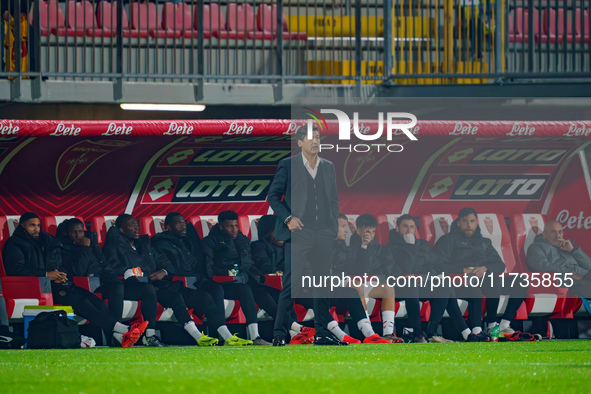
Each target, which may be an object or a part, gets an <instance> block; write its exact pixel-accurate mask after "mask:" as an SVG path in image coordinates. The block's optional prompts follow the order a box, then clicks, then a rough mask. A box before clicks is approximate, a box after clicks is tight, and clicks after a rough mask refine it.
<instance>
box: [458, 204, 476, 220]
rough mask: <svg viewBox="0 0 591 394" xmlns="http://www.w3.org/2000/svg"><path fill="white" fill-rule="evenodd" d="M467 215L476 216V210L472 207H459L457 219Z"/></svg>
mask: <svg viewBox="0 0 591 394" xmlns="http://www.w3.org/2000/svg"><path fill="white" fill-rule="evenodd" d="M468 215H474V216H476V217H478V214H477V213H476V210H475V209H474V208H470V207H464V208H462V209H460V213H458V219H461V218H465V217H466V216H468Z"/></svg>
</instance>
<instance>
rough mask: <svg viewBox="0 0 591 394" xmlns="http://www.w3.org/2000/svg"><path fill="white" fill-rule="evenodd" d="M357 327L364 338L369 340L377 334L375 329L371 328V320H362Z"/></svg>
mask: <svg viewBox="0 0 591 394" xmlns="http://www.w3.org/2000/svg"><path fill="white" fill-rule="evenodd" d="M357 327H358V328H359V331H361V333H362V334H363V336H364V337H366V338H369V337H371V336H372V335H374V334H375V332H374V331H373V328H371V322H370V321H369V319H362V320H359V321H358V322H357Z"/></svg>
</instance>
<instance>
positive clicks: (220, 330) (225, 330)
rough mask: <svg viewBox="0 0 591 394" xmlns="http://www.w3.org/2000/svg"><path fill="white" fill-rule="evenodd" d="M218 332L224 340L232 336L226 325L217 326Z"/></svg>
mask: <svg viewBox="0 0 591 394" xmlns="http://www.w3.org/2000/svg"><path fill="white" fill-rule="evenodd" d="M218 334H220V335H221V337H222V338H224V341H225V340H226V339H228V338H231V337H232V334H231V333H230V330H228V326H221V327H219V328H218Z"/></svg>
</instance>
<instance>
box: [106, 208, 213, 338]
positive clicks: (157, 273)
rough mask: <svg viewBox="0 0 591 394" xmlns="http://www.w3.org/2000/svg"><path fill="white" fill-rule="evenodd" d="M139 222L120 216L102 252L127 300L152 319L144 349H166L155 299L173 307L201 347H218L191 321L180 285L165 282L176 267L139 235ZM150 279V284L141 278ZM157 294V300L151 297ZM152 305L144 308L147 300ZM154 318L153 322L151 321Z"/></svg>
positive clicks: (110, 231) (177, 316) (178, 283)
mask: <svg viewBox="0 0 591 394" xmlns="http://www.w3.org/2000/svg"><path fill="white" fill-rule="evenodd" d="M139 232H140V231H139V223H138V221H137V219H136V218H134V217H133V216H131V215H128V214H123V215H120V216H119V217H117V220H115V225H114V226H113V227H111V228H110V229H109V231H108V232H107V236H106V237H105V245H104V246H103V253H104V255H105V258H106V259H107V264H108V265H109V266H110V267H111V268H112V269H113V270H114V271H115V273H116V274H117V275H120V276H123V278H124V296H125V299H127V300H138V301H139V300H141V301H142V314H143V315H144V318H146V315H148V316H150V317H149V318H148V319H150V320H149V322H150V323H149V324H148V328H147V329H146V335H145V337H144V338H143V340H142V341H143V343H144V345H145V346H154V347H163V346H165V345H164V344H163V343H162V342H161V341H160V339H159V338H158V337H157V336H156V324H155V322H156V312H157V309H156V308H157V304H156V300H157V301H158V302H159V303H160V304H161V305H162V306H163V307H165V308H172V310H173V312H174V316H175V317H176V319H177V321H178V322H179V323H180V324H181V325H182V326H183V328H184V329H185V331H187V332H188V333H189V335H191V336H192V337H193V338H194V339H195V342H196V343H197V344H198V345H199V346H211V345H214V344H215V340H214V338H211V337H209V336H207V335H205V334H202V333H201V332H200V331H199V329H198V328H197V326H196V325H195V322H194V321H193V320H192V319H191V316H190V315H189V312H187V306H186V305H185V301H184V299H183V296H182V295H181V294H180V293H179V286H180V282H176V283H175V282H171V281H168V280H165V278H167V277H172V276H173V275H174V267H173V265H172V264H170V262H169V261H168V259H167V258H166V256H165V255H160V254H159V253H158V252H156V251H155V250H154V249H153V248H152V246H151V245H150V242H149V239H148V236H147V235H142V236H140V235H139ZM142 276H147V277H148V278H149V283H143V282H140V281H139V280H138V277H142ZM154 294H155V296H156V297H155V299H154V298H153V297H152V296H153V295H154ZM146 298H147V300H148V301H149V303H146V304H147V305H146V306H145V307H144V300H145V299H146ZM151 319H153V320H151Z"/></svg>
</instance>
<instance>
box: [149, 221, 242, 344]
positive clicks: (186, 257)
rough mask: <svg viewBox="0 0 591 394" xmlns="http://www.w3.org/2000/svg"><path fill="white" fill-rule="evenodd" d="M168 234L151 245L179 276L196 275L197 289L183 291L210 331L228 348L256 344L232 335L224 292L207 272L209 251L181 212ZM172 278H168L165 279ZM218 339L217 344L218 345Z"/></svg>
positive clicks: (166, 223) (158, 236) (182, 288)
mask: <svg viewBox="0 0 591 394" xmlns="http://www.w3.org/2000/svg"><path fill="white" fill-rule="evenodd" d="M164 227H165V228H166V231H164V232H161V233H159V234H156V235H155V236H153V237H152V239H151V243H152V246H153V247H154V249H156V250H157V251H158V252H159V253H161V254H164V255H166V257H167V258H168V261H170V263H171V264H172V265H173V266H174V269H175V275H177V276H195V277H196V278H197V280H196V282H195V287H196V289H190V288H187V287H185V286H184V285H181V286H180V287H179V292H180V293H181V294H182V296H183V298H184V299H185V304H187V306H188V307H189V308H194V309H196V310H198V311H200V312H203V313H204V314H205V317H206V318H207V322H208V325H209V328H210V330H215V331H216V332H217V333H218V334H219V335H220V336H221V337H222V339H223V340H224V346H244V345H252V341H249V340H247V339H242V338H239V337H238V336H236V335H232V334H231V333H230V330H228V327H227V326H226V322H225V310H224V289H223V288H222V285H220V284H219V283H216V282H214V281H212V280H211V279H209V277H208V276H207V272H206V271H205V252H204V250H203V246H202V245H201V239H200V238H199V234H198V233H197V230H195V227H193V225H192V224H190V223H189V224H187V221H186V220H185V218H184V217H183V215H181V214H180V213H178V212H171V213H169V214H168V215H166V218H165V219H164ZM166 279H169V277H168V278H165V280H166ZM217 341H218V340H217V339H214V340H213V342H216V343H217Z"/></svg>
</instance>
